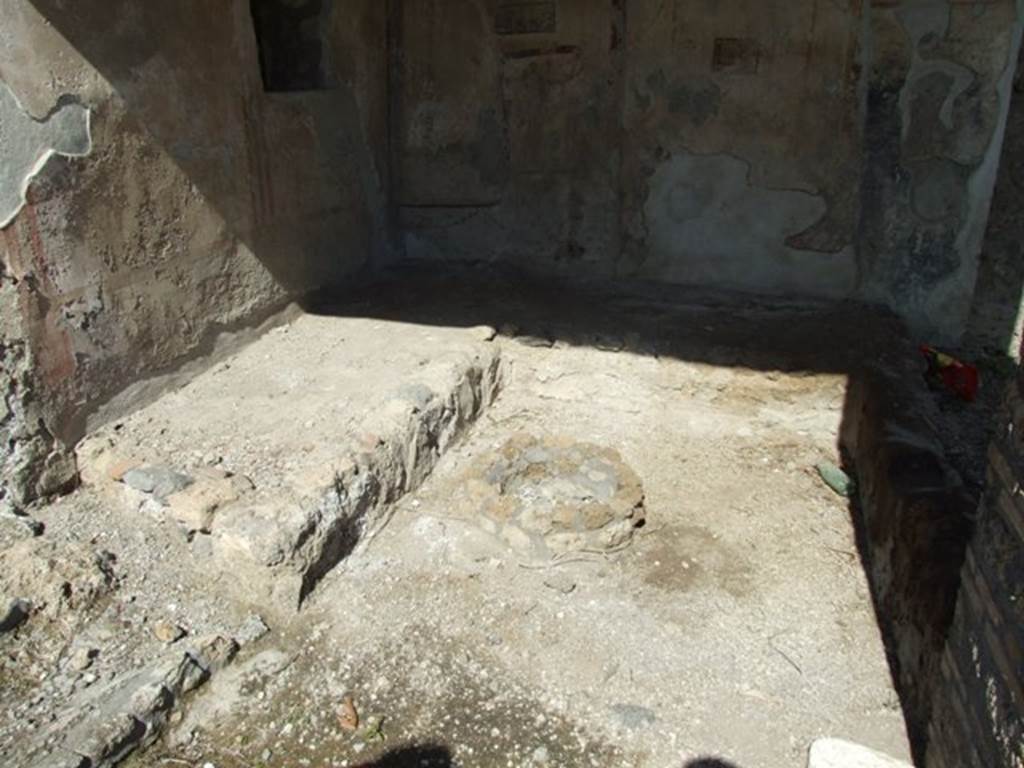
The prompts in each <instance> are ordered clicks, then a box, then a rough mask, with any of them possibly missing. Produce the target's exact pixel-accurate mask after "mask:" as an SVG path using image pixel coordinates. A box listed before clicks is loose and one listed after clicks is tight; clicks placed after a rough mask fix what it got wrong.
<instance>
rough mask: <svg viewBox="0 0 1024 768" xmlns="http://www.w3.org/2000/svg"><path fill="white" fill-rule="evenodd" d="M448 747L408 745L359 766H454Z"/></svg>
mask: <svg viewBox="0 0 1024 768" xmlns="http://www.w3.org/2000/svg"><path fill="white" fill-rule="evenodd" d="M454 766H455V763H454V762H452V753H451V750H449V749H448V747H443V746H439V745H434V744H429V745H424V746H408V747H401V748H399V749H395V750H392V751H390V752H388V753H387V754H385V755H382V756H381V757H379V758H378V759H376V760H374V761H373V762H372V763H360V764H359V765H358V766H357V768H454Z"/></svg>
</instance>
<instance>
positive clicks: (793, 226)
mask: <svg viewBox="0 0 1024 768" xmlns="http://www.w3.org/2000/svg"><path fill="white" fill-rule="evenodd" d="M750 173H751V167H750V164H749V163H748V162H747V161H745V160H743V159H741V158H738V157H734V156H732V155H729V154H718V155H693V154H679V155H675V156H673V157H672V158H671V159H670V160H668V161H666V162H664V163H662V164H661V165H659V167H658V169H657V171H655V173H654V175H653V177H652V178H651V182H650V194H649V196H648V198H647V202H646V204H645V206H644V220H645V224H646V229H647V239H646V247H647V248H649V250H650V257H649V259H648V261H647V262H646V263H645V264H644V266H643V267H642V271H644V272H647V271H648V270H651V271H652V273H654V274H658V275H659V276H661V277H663V278H665V279H667V280H669V281H670V282H680V283H693V282H701V283H703V284H709V285H716V286H719V287H725V288H739V289H747V290H754V289H757V290H768V291H773V292H779V291H789V290H793V291H797V292H801V293H803V292H808V293H809V292H812V291H815V292H818V293H821V294H825V295H832V296H847V295H849V294H850V293H851V292H852V291H853V288H854V286H855V284H856V260H855V258H854V256H853V253H852V249H851V248H846V249H844V250H843V251H840V252H839V253H837V254H834V255H823V254H821V253H817V252H813V253H808V252H803V251H800V250H797V249H794V248H790V247H788V246H787V245H786V240H787V238H789V237H791V236H792V235H794V234H797V233H799V232H802V231H804V230H806V229H807V228H808V227H810V226H811V225H813V224H814V223H815V222H817V221H819V220H820V219H821V217H822V216H823V215H824V214H825V213H826V211H827V204H826V202H825V199H824V198H823V197H822V196H821V195H817V194H813V193H810V192H806V191H803V190H794V189H770V188H766V187H759V186H755V185H753V184H751V181H750ZM751 254H756V255H757V258H751Z"/></svg>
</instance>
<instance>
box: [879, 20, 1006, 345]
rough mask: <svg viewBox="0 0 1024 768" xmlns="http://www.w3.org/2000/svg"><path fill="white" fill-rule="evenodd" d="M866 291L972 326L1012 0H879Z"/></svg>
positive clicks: (922, 327)
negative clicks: (972, 312)
mask: <svg viewBox="0 0 1024 768" xmlns="http://www.w3.org/2000/svg"><path fill="white" fill-rule="evenodd" d="M872 6H873V8H872V13H871V17H870V30H869V34H870V44H871V62H872V63H871V67H870V71H869V73H868V85H867V125H866V131H865V135H866V140H865V168H864V173H865V180H864V189H863V219H862V231H861V251H862V258H863V264H862V272H863V294H864V296H865V297H866V298H868V299H872V300H877V301H880V302H883V303H886V304H888V305H889V306H892V307H894V308H896V309H898V310H899V311H900V313H901V314H902V315H903V316H904V317H905V318H906V319H907V320H908V321H909V322H910V324H911V327H912V329H913V330H915V331H917V332H918V333H919V334H921V335H929V336H931V337H933V338H938V339H956V338H958V337H959V336H960V335H961V334H962V333H963V332H964V330H965V328H966V326H967V319H968V316H969V314H970V309H971V301H972V298H973V295H974V287H975V282H976V279H977V274H978V256H979V253H980V251H981V245H982V240H983V238H984V233H985V227H986V223H987V220H988V211H989V206H990V204H991V199H992V189H993V186H994V184H995V179H996V173H997V170H998V166H999V155H1000V149H1001V146H1002V138H1003V130H1004V128H1005V123H1006V116H1007V112H1008V109H1009V102H1010V92H1011V85H1012V79H1013V74H1014V70H1015V65H1016V59H1017V50H1018V46H1019V43H1020V26H1019V20H1018V15H1019V14H1018V9H1017V7H1016V4H1015V3H1014V2H1013V1H1012V0H985V1H980V0H979V1H978V2H963V1H953V0H949V1H946V0H924V1H923V2H922V1H911V0H905V1H904V2H900V0H873V1H872Z"/></svg>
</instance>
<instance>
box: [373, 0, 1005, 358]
mask: <svg viewBox="0 0 1024 768" xmlns="http://www.w3.org/2000/svg"><path fill="white" fill-rule="evenodd" d="M401 8H402V10H401V13H400V14H399V15H400V19H399V23H398V27H399V30H398V33H397V34H396V35H395V40H394V45H395V46H397V47H398V50H399V51H400V54H401V55H400V57H399V59H398V61H399V65H398V66H397V67H395V68H394V71H393V73H392V74H393V80H392V84H393V87H394V90H395V94H396V95H395V97H394V99H393V101H394V104H395V114H394V119H395V131H396V136H397V141H396V146H395V164H394V167H395V168H396V173H395V179H396V197H397V200H398V204H399V208H400V212H401V226H402V231H403V234H404V243H405V246H406V249H407V253H408V255H410V256H411V257H413V258H417V259H430V260H436V261H444V260H450V259H462V260H482V261H491V260H500V261H505V262H511V263H514V264H516V265H518V266H521V267H526V268H529V269H533V270H535V271H541V272H544V273H555V274H560V275H569V276H576V277H584V278H594V277H604V278H607V277H619V276H622V277H637V278H642V279H647V280H655V281H661V282H670V283H676V284H687V285H698V286H707V287H712V288H725V289H738V290H742V291H749V292H752V293H759V294H783V295H803V296H815V297H825V298H857V299H864V300H867V301H869V302H877V303H880V304H885V305H888V306H890V307H892V308H893V309H895V310H896V311H898V312H899V313H900V314H901V315H903V317H904V318H905V319H906V320H907V321H908V323H909V324H910V326H911V328H912V330H913V331H914V332H915V333H916V334H918V335H920V336H921V337H923V338H928V339H929V340H933V341H945V342H949V341H955V340H956V339H958V338H959V337H960V336H961V335H962V333H963V332H964V330H965V328H966V326H967V318H968V316H969V314H970V310H971V305H972V300H973V298H974V287H975V283H976V278H977V275H978V257H979V253H980V250H981V244H982V237H983V234H984V230H985V225H986V222H987V217H988V210H989V205H990V202H991V195H992V188H993V184H994V182H995V178H996V173H997V170H998V161H999V150H1000V147H1001V146H1002V137H1003V129H1004V126H1005V121H1006V115H1007V111H1008V107H1009V102H1010V93H1011V88H1010V86H1011V81H1012V76H1013V72H1014V69H1015V64H1016V51H1017V46H1018V44H1019V37H1020V24H1019V18H1018V9H1017V7H1016V4H1015V3H1014V2H1013V0H978V1H977V2H969V1H967V0H872V1H870V2H869V1H868V0H842V2H835V0H805V1H804V2H798V3H793V2H782V1H781V0H779V1H778V2H776V1H775V0H769V1H768V2H765V1H764V0H758V1H757V2H755V1H754V0H721V1H720V2H714V3H708V2H701V1H700V0H546V1H545V2H532V3H523V2H516V1H515V0H452V1H451V2H441V0H415V1H414V2H408V3H403V4H401Z"/></svg>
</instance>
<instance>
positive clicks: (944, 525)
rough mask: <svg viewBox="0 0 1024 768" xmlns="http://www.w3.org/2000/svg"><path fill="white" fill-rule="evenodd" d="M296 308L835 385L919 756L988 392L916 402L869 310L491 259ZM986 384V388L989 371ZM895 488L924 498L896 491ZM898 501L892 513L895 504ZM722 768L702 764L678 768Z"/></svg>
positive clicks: (906, 352) (911, 371) (916, 365)
mask: <svg viewBox="0 0 1024 768" xmlns="http://www.w3.org/2000/svg"><path fill="white" fill-rule="evenodd" d="M304 308H305V309H306V310H307V311H309V312H311V313H314V314H321V315H328V316H339V317H361V318H374V319H378V320H381V321H390V322H401V323H410V324H416V325H425V326H438V327H448V328H451V327H456V328H458V327H462V328H472V327H477V326H491V327H492V328H494V329H497V330H498V331H499V332H500V333H501V336H502V337H503V341H504V342H507V343H513V342H512V339H515V342H516V343H523V344H527V345H529V346H535V347H559V346H571V347H591V348H596V349H600V350H604V351H613V352H622V353H625V354H633V355H638V356H645V357H655V358H663V359H676V360H682V361H686V362H689V363H698V364H705V365H711V366H717V367H728V368H737V369H750V370H763V371H782V372H789V373H793V374H796V375H801V374H839V375H845V376H846V377H847V379H848V382H849V383H848V387H847V393H846V402H845V403H844V408H843V418H842V421H843V425H842V428H841V429H842V432H843V434H844V435H847V436H849V435H854V434H859V433H864V431H865V430H864V426H865V425H866V429H867V434H866V435H865V434H861V440H860V443H861V449H860V450H859V451H856V452H855V453H856V455H850V456H849V458H850V459H852V460H853V463H852V464H848V465H847V469H848V470H849V472H850V474H852V475H858V474H859V475H860V476H861V479H862V480H865V481H869V482H868V484H867V485H868V489H869V490H872V491H873V492H872V493H871V495H870V497H869V498H868V505H869V506H870V508H871V509H873V510H881V512H877V511H876V513H875V514H874V520H875V525H874V527H872V526H870V525H868V523H867V521H866V520H865V512H866V510H864V509H861V508H860V507H858V506H857V505H856V504H853V505H851V508H850V514H851V517H852V520H853V523H854V525H855V527H856V528H857V531H858V550H859V551H858V555H859V557H860V561H861V565H862V566H863V567H864V569H865V571H866V572H867V575H868V577H869V580H870V582H871V586H872V598H873V601H874V607H875V612H876V616H877V619H878V623H879V626H880V628H881V630H882V633H883V637H884V640H885V644H886V647H887V650H888V652H889V662H890V667H891V670H892V673H893V677H894V679H895V680H896V682H897V689H898V691H899V694H900V699H901V705H902V707H903V711H904V715H905V719H906V721H907V725H908V729H909V731H910V739H911V742H912V743H913V745H914V752H915V754H916V755H922V754H923V750H924V747H925V744H926V727H927V722H928V712H929V706H930V698H929V697H930V695H931V689H930V686H929V682H930V681H928V680H922V679H919V678H920V677H922V676H928V675H930V673H931V670H933V669H934V668H935V665H936V663H937V660H938V659H939V657H940V656H941V650H942V643H943V640H944V638H945V633H946V630H947V628H948V625H949V621H950V619H951V617H952V609H951V607H952V606H953V605H955V602H956V596H957V593H958V588H959V571H960V563H961V561H962V559H963V555H964V551H965V549H966V544H967V540H968V538H969V535H970V527H969V526H966V525H963V524H962V521H963V520H964V519H965V518H964V515H963V513H962V510H963V509H965V508H966V509H973V507H974V506H975V505H976V502H977V498H976V497H977V496H979V495H980V492H981V487H982V485H983V474H984V467H985V466H986V461H985V447H986V445H987V443H988V441H989V439H990V437H991V432H992V429H993V427H994V425H995V421H994V419H993V418H992V410H993V409H994V406H995V405H996V404H997V403H998V401H999V397H998V394H999V392H998V390H999V387H998V386H995V387H989V388H988V389H987V391H986V392H985V396H984V397H983V398H979V402H978V403H976V404H974V405H973V406H971V407H967V406H964V405H963V404H959V403H946V402H945V401H944V400H943V399H942V397H943V395H942V393H938V394H936V393H929V392H928V389H927V387H926V385H925V380H924V378H923V375H922V374H923V373H924V370H925V365H924V361H923V359H922V356H921V353H920V351H919V349H918V346H917V343H916V341H915V340H913V339H911V338H910V337H909V336H908V334H907V333H906V331H905V329H904V328H903V326H902V324H901V323H900V322H899V321H898V320H896V318H895V317H894V316H893V315H892V314H891V313H889V312H887V311H885V310H883V309H880V308H877V307H871V306H865V305H863V304H858V303H853V302H840V303H831V304H825V303H821V302H813V301H801V300H793V299H784V298H779V297H775V298H765V297H753V296H747V295H742V294H735V293H723V292H710V291H700V290H694V289H687V288H681V287H679V286H664V285H661V286H659V285H650V284H643V283H636V282H633V283H628V282H624V281H620V282H617V283H615V284H607V283H605V284H602V283H598V282H592V283H589V284H587V285H580V284H579V283H576V284H572V285H570V284H569V283H568V282H566V281H563V282H559V281H557V280H553V279H551V278H545V279H537V278H533V277H531V276H530V275H527V274H523V273H521V272H516V271H512V270H507V269H501V268H496V267H494V266H492V265H479V266H459V267H456V266H454V265H449V264H446V265H444V268H443V269H439V268H438V266H437V265H430V266H429V267H424V266H423V265H412V266H403V267H401V268H397V269H395V270H394V271H393V272H391V273H390V274H382V275H376V276H373V277H371V278H370V279H369V280H368V281H367V282H360V283H357V284H354V285H353V288H352V289H351V290H350V291H349V292H347V293H346V294H345V295H338V294H332V295H324V296H320V297H312V298H311V299H310V301H308V302H307V303H306V305H305V307H304ZM879 372H881V373H879ZM879 376H881V378H879ZM985 379H987V380H988V381H989V384H990V385H991V384H996V383H997V382H996V377H994V376H988V375H986V376H985ZM985 386H986V385H985V384H983V387H985ZM947 406H948V407H947ZM915 415H919V416H920V418H917V417H916V416H915ZM910 417H914V418H910ZM890 423H897V424H899V425H902V426H904V427H907V429H904V430H903V431H902V432H900V434H904V433H905V434H907V435H910V438H907V440H909V442H907V440H904V439H903V438H900V439H896V440H894V439H892V435H890V434H889V432H888V431H886V428H887V426H888V425H890ZM843 442H844V443H847V442H849V441H847V440H844V441H843ZM854 442H856V441H854ZM904 443H906V445H904ZM921 444H923V445H925V448H922V447H921ZM843 447H844V448H847V447H849V446H846V445H844V446H843ZM855 464H861V465H862V466H861V467H859V468H858V467H856V466H855ZM858 469H859V470H860V471H859V472H858ZM940 470H941V471H940ZM936 474H937V475H941V476H942V477H941V478H940V479H942V480H943V482H939V481H938V480H935V478H934V477H933V475H936ZM957 474H959V475H961V476H966V479H967V480H968V482H967V483H966V485H965V484H964V483H962V482H950V483H947V482H945V481H946V479H947V478H948V477H955V476H956V475H957ZM872 478H875V479H876V482H875V483H874V484H871V483H870V480H871V479H872ZM908 484H909V485H913V486H922V487H924V492H922V493H914V494H907V493H905V492H903V491H901V488H902V487H903V486H906V485H908ZM933 485H934V486H941V487H942V488H943V489H944V490H945V489H946V486H947V485H949V486H951V487H952V486H955V487H952V491H950V492H949V493H947V494H945V495H941V494H936V493H934V492H932V491H931V490H929V488H930V487H931V486H933ZM901 494H902V495H901ZM897 496H899V497H900V499H903V498H905V499H906V500H907V503H905V504H904V503H901V504H896V503H895V502H896V500H897V499H896V497H897ZM972 497H974V498H972ZM950 499H952V500H953V501H955V502H956V503H955V504H953V503H952V502H949V500H950ZM921 502H928V503H927V504H923V503H921ZM947 502H949V503H947ZM879 521H881V522H879ZM872 533H873V534H874V535H872ZM893 567H895V568H896V570H897V573H896V577H895V578H893V577H892V575H891V571H892V568H893ZM893 614H895V615H896V619H895V620H894V616H893ZM922 639H924V640H925V642H922ZM900 649H902V650H900ZM907 649H911V650H910V651H908V650H907ZM901 655H902V656H903V657H904V658H902V659H901V658H900V656H901ZM727 765H728V764H727V763H722V762H721V761H717V762H715V761H714V759H712V758H705V759H703V762H702V761H700V760H698V761H697V762H691V763H690V764H689V765H688V766H686V767H685V768H716V766H717V768H726V767H727ZM733 768H735V767H733Z"/></svg>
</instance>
